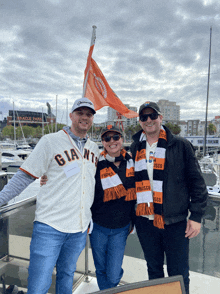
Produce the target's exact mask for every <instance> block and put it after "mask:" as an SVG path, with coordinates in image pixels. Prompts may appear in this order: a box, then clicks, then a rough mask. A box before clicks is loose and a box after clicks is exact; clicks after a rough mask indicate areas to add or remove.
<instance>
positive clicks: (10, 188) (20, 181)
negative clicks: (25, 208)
mask: <svg viewBox="0 0 220 294" xmlns="http://www.w3.org/2000/svg"><path fill="white" fill-rule="evenodd" d="M33 181H35V179H34V178H33V177H31V176H30V175H28V174H26V173H25V172H23V171H21V170H18V171H17V172H16V174H15V175H14V176H13V177H12V178H11V180H10V181H9V182H8V184H7V185H5V186H4V188H3V189H2V190H1V192H0V206H2V205H4V204H6V203H8V201H9V200H11V199H12V198H14V197H16V196H18V195H19V194H20V193H21V192H22V191H23V190H24V189H25V188H27V186H29V185H30V184H31V183H33Z"/></svg>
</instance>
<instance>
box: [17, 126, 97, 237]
mask: <svg viewBox="0 0 220 294" xmlns="http://www.w3.org/2000/svg"><path fill="white" fill-rule="evenodd" d="M98 157H99V149H98V146H97V145H96V144H95V143H94V142H92V141H90V139H88V140H87V142H86V144H85V146H84V153H83V154H81V153H80V151H79V149H78V148H77V146H76V144H75V142H74V140H73V139H72V138H71V137H70V136H69V135H68V134H67V133H66V132H65V131H64V130H61V131H59V132H57V133H53V134H49V135H45V136H43V137H42V138H41V139H40V141H39V143H38V144H37V145H36V147H35V148H34V150H33V152H32V153H31V154H30V156H29V157H28V158H27V159H26V161H25V162H24V163H23V164H22V166H21V168H20V169H21V170H22V171H24V172H26V173H27V174H30V175H31V176H33V177H35V178H39V177H41V176H42V175H44V174H46V175H47V177H48V181H47V184H46V185H43V186H42V187H41V188H40V190H39V193H38V195H37V204H36V212H35V221H39V222H42V223H45V224H48V225H50V226H51V227H53V228H55V229H56V230H58V231H60V232H65V233H76V232H80V231H82V232H84V231H85V230H86V229H87V228H88V225H89V222H90V219H91V211H90V207H91V205H92V203H93V199H94V188H95V172H96V165H97V161H98Z"/></svg>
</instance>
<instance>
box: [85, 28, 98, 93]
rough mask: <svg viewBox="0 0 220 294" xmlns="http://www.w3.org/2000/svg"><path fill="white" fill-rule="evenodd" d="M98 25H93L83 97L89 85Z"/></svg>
mask: <svg viewBox="0 0 220 294" xmlns="http://www.w3.org/2000/svg"><path fill="white" fill-rule="evenodd" d="M96 28H97V27H96V26H92V29H93V30H92V39H91V45H90V49H89V55H88V59H87V65H86V77H85V81H84V85H83V95H82V97H85V93H86V87H87V81H88V76H89V69H90V65H91V58H92V52H93V48H94V45H95V39H96Z"/></svg>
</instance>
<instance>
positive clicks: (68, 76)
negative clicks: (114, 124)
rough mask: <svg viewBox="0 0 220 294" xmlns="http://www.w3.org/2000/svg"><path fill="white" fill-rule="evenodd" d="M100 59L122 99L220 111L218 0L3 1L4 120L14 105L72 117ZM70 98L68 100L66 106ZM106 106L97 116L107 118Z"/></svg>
mask: <svg viewBox="0 0 220 294" xmlns="http://www.w3.org/2000/svg"><path fill="white" fill-rule="evenodd" d="M93 25H96V26H97V30H96V44H95V48H94V51H93V58H94V59H95V61H96V62H97V63H98V65H99V67H100V69H101V70H102V72H103V74H104V75H105V77H106V79H107V81H108V82H109V84H110V86H111V87H112V89H113V90H114V91H115V92H116V94H117V95H118V96H119V97H120V99H121V100H122V102H123V103H129V104H130V105H132V106H137V107H139V106H140V105H141V104H142V103H143V102H145V101H149V100H152V101H155V102H157V101H158V100H159V99H168V100H170V101H175V102H176V103H177V104H178V105H180V113H181V119H182V120H187V119H200V120H205V109H206V98H207V83H208V65H209V47H210V46H209V45H210V27H211V26H212V47H211V48H212V51H211V52H212V54H211V56H212V57H211V74H210V90H209V112H208V119H212V118H214V116H216V115H220V96H219V95H220V81H219V76H220V1H219V0H175V1H174V0H169V1H165V0H136V1H131V0H111V1H103V0H16V1H15V0H0V111H2V113H3V115H1V114H0V120H1V119H2V116H7V114H8V110H9V109H12V108H13V102H14V107H15V109H16V110H32V111H40V112H41V111H42V110H43V111H44V112H47V107H46V102H49V103H50V105H51V107H52V111H53V113H55V111H56V110H55V109H56V96H57V98H58V99H57V101H58V107H57V109H58V114H57V119H58V121H59V122H63V123H66V117H67V115H66V113H67V108H68V110H69V111H70V109H71V106H72V104H73V102H74V101H75V99H78V98H80V97H81V96H82V91H83V79H84V69H85V66H86V60H87V56H88V52H89V47H90V42H91V35H92V26H93ZM67 105H68V107H67ZM106 112H107V109H106V107H105V108H102V109H101V110H99V111H98V112H97V115H96V118H95V122H102V121H105V119H106Z"/></svg>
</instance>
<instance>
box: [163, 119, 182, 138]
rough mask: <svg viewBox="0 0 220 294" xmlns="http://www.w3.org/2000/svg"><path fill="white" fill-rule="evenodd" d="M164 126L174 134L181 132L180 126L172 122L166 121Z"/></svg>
mask: <svg viewBox="0 0 220 294" xmlns="http://www.w3.org/2000/svg"><path fill="white" fill-rule="evenodd" d="M165 126H166V127H167V128H168V129H169V130H170V131H171V132H172V133H173V134H174V135H178V134H179V133H180V132H181V128H180V126H178V125H176V124H172V123H171V122H168V123H166V124H165Z"/></svg>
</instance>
